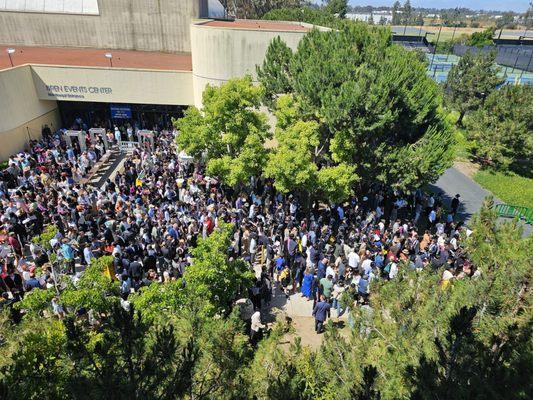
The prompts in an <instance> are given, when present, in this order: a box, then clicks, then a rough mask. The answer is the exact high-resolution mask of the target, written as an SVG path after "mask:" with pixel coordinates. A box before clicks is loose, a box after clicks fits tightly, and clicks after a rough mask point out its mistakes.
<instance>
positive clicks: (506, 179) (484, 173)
mask: <svg viewBox="0 0 533 400" xmlns="http://www.w3.org/2000/svg"><path fill="white" fill-rule="evenodd" d="M474 180H475V181H476V182H477V183H479V184H480V185H481V186H483V187H484V188H485V189H487V190H489V191H491V192H492V193H493V194H494V195H495V196H496V197H498V198H499V199H501V200H502V201H503V202H505V203H507V204H510V205H514V206H522V207H529V208H533V179H531V178H526V177H524V176H520V175H517V174H514V173H512V172H511V173H508V174H504V173H502V172H496V171H492V170H481V171H479V172H477V173H476V174H475V175H474Z"/></svg>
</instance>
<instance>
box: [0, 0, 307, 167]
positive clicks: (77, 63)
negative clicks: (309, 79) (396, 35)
mask: <svg viewBox="0 0 533 400" xmlns="http://www.w3.org/2000/svg"><path fill="white" fill-rule="evenodd" d="M223 16H224V10H223V8H222V7H221V5H220V3H219V2H218V0H31V1H29V0H0V144H1V146H0V160H3V159H6V158H7V157H9V156H10V155H11V154H13V153H15V152H17V151H19V150H21V149H22V148H24V146H25V144H26V143H27V141H28V139H35V138H38V137H40V135H41V130H42V127H43V126H44V125H45V124H46V125H48V126H49V127H51V128H52V129H58V128H60V127H68V126H69V125H70V124H71V123H72V121H73V119H74V118H75V117H81V118H82V119H84V121H86V123H87V124H89V125H90V124H92V123H93V122H94V120H96V119H99V120H100V121H101V120H102V119H103V120H106V121H107V123H108V125H109V124H110V123H116V122H117V121H116V120H117V119H119V118H127V117H129V118H132V119H135V118H145V121H144V122H145V123H146V124H149V123H152V122H153V119H150V118H152V117H153V118H155V117H161V116H162V115H165V116H166V117H168V116H173V115H177V114H178V113H179V112H180V110H181V109H182V108H184V107H187V106H189V105H196V106H201V98H202V92H203V90H204V88H205V85H207V84H221V83H223V82H225V81H227V80H228V79H230V78H233V77H240V76H243V75H245V74H251V75H252V77H254V79H255V66H256V65H257V64H261V63H262V61H263V59H264V55H265V52H266V50H267V47H268V45H269V43H270V41H271V40H272V39H273V38H274V37H276V36H280V37H281V38H282V39H283V40H284V41H285V42H286V43H287V44H288V45H289V46H290V47H291V48H293V49H294V48H296V46H297V45H298V42H299V41H300V40H301V38H302V37H303V36H304V35H305V34H306V33H307V32H308V31H309V30H310V29H312V26H310V25H308V24H303V23H294V22H273V21H249V20H236V21H229V20H219V19H216V18H218V17H223ZM117 107H119V108H121V109H122V111H124V110H126V112H125V114H124V113H122V114H120V115H119V114H117V113H116V112H114V108H117ZM119 122H120V121H119Z"/></svg>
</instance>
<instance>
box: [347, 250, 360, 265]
mask: <svg viewBox="0 0 533 400" xmlns="http://www.w3.org/2000/svg"><path fill="white" fill-rule="evenodd" d="M359 261H361V258H360V257H359V254H357V253H356V252H355V249H352V251H351V252H350V254H348V265H349V267H350V268H354V269H355V268H357V267H358V266H359Z"/></svg>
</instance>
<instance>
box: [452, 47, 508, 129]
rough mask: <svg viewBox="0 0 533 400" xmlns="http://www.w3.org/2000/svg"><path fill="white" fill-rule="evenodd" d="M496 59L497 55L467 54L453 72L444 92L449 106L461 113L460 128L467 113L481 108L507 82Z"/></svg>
mask: <svg viewBox="0 0 533 400" xmlns="http://www.w3.org/2000/svg"><path fill="white" fill-rule="evenodd" d="M494 59H495V54H491V53H489V54H484V53H481V52H480V53H478V54H473V53H471V52H467V53H466V54H465V55H464V56H463V57H461V59H460V60H459V62H458V63H457V64H456V65H454V66H453V67H452V69H451V70H450V73H449V74H448V78H447V79H446V84H445V91H446V94H447V97H448V101H449V103H450V105H451V106H452V107H453V108H454V109H455V110H457V111H458V112H459V118H458V120H457V125H458V126H462V124H463V118H464V116H465V115H466V113H468V112H470V111H475V110H477V109H479V108H480V107H481V106H482V105H483V103H484V101H485V99H486V98H487V97H488V96H489V95H490V94H491V93H492V92H493V91H494V90H496V88H497V87H498V86H499V85H501V84H502V83H503V82H504V79H503V78H500V77H498V75H497V73H498V69H497V67H496V66H495V64H494Z"/></svg>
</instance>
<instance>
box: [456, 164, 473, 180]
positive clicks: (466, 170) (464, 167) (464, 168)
mask: <svg viewBox="0 0 533 400" xmlns="http://www.w3.org/2000/svg"><path fill="white" fill-rule="evenodd" d="M453 166H454V167H455V168H456V169H457V170H458V171H459V172H461V173H462V174H464V175H466V176H468V177H469V178H473V177H474V175H475V174H476V173H477V172H478V171H479V165H478V164H474V163H473V162H470V161H455V163H454V164H453Z"/></svg>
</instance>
